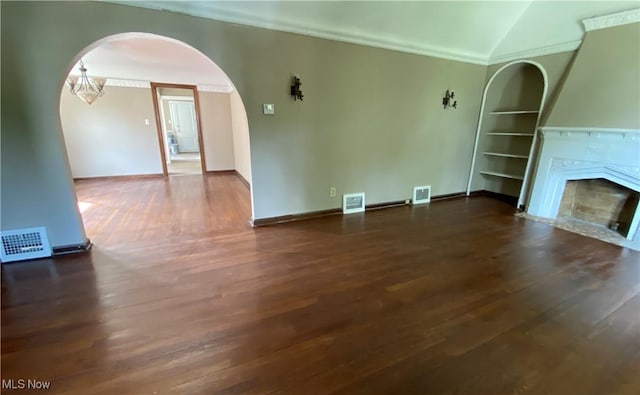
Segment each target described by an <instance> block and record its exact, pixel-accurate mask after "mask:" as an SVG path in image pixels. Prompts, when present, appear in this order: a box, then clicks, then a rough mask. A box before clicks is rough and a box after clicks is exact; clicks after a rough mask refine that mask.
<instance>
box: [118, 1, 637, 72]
mask: <svg viewBox="0 0 640 395" xmlns="http://www.w3.org/2000/svg"><path fill="white" fill-rule="evenodd" d="M112 2H115V3H120V4H126V5H133V6H138V7H145V8H152V9H162V10H169V11H174V12H180V13H184V14H189V15H194V16H200V17H205V18H210V19H216V20H222V21H228V22H234V23H240V24H245V25H251V26H258V27H265V28H270V29H274V30H281V31H288V32H294V33H300V34H306V35H310V36H316V37H323V38H329V39H335V40H340V41H347V42H353V43H359V44H365V45H372V46H376V47H382V48H389V49H395V50H400V51H405V52H411V53H418V54H424V55H431V56H437V57H443V58H448V59H455V60H462V61H466V62H472V63H479V64H488V63H496V62H500V61H507V60H511V59H515V58H518V57H521V56H523V55H524V56H537V55H542V54H547V53H554V52H562V51H566V50H573V49H575V48H577V46H578V45H579V42H580V40H581V39H582V36H583V33H584V30H583V28H582V24H581V21H582V20H583V19H585V18H590V17H595V16H601V15H606V14H611V13H615V12H620V11H627V10H631V9H637V8H638V7H639V6H640V2H639V1H638V0H632V1H613V0H611V1H558V0H556V1H543V0H533V1H532V0H513V1H482V0H476V1H455V0H449V1H112Z"/></svg>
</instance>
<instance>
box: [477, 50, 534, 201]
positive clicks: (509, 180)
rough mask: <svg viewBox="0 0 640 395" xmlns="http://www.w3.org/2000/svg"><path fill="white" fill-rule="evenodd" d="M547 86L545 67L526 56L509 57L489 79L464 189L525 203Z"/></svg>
mask: <svg viewBox="0 0 640 395" xmlns="http://www.w3.org/2000/svg"><path fill="white" fill-rule="evenodd" d="M546 91H547V80H546V73H545V72H544V70H543V69H542V66H540V65H539V64H537V63H535V62H531V61H516V62H512V63H509V64H507V65H505V66H503V67H501V68H500V69H498V71H496V72H495V73H494V74H493V76H492V77H491V78H490V79H489V81H488V82H487V86H486V87H485V91H484V96H483V99H482V108H481V112H480V119H479V120H478V128H477V130H476V140H475V145H474V150H473V158H472V164H471V171H470V173H469V182H468V185H467V194H470V193H471V192H472V191H478V190H484V191H490V192H493V193H496V194H499V195H505V196H507V197H510V198H513V201H514V202H515V201H517V207H520V208H523V207H524V205H525V204H526V197H527V193H528V177H529V173H530V170H531V161H532V159H535V146H536V129H537V127H538V122H539V116H540V113H541V111H542V104H543V102H544V98H545V96H546Z"/></svg>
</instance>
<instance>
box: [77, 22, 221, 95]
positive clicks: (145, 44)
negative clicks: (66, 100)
mask: <svg viewBox="0 0 640 395" xmlns="http://www.w3.org/2000/svg"><path fill="white" fill-rule="evenodd" d="M82 60H83V61H84V64H85V67H86V68H87V74H88V75H89V77H108V78H109V79H110V80H109V82H108V83H109V84H112V85H113V84H116V85H117V84H118V83H123V82H119V81H114V80H128V81H126V82H124V83H123V84H124V85H125V86H135V82H136V81H140V82H148V81H153V82H168V83H177V84H190V85H198V86H200V87H202V88H204V89H206V90H213V91H220V92H230V91H231V90H232V89H233V85H232V84H231V81H230V80H229V78H228V77H227V76H226V75H225V73H224V72H223V71H222V70H221V69H220V68H219V67H218V66H217V65H216V64H215V63H213V62H212V61H210V60H209V58H207V57H206V56H204V55H203V54H201V53H200V52H198V51H196V50H195V49H193V48H191V47H189V46H187V45H185V44H182V43H180V42H179V41H176V40H172V39H168V38H164V37H160V36H156V35H153V34H145V33H126V34H122V35H119V36H117V37H116V38H109V39H107V40H105V42H104V43H102V44H101V45H99V46H98V47H96V48H95V49H93V50H91V51H89V52H88V53H86V54H84V55H83V56H82ZM78 69H79V64H76V65H75V66H74V67H73V68H72V69H71V72H70V74H73V75H77V74H79V70H78ZM143 85H144V84H143Z"/></svg>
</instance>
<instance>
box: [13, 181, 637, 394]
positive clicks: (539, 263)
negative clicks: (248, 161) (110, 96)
mask: <svg viewBox="0 0 640 395" xmlns="http://www.w3.org/2000/svg"><path fill="white" fill-rule="evenodd" d="M77 189H78V195H79V199H80V201H82V202H84V203H88V204H90V206H87V207H88V208H86V209H85V211H84V213H83V216H84V219H85V222H86V225H87V229H88V233H89V236H90V237H91V238H92V240H93V241H94V242H95V246H94V248H93V250H92V251H91V253H90V254H87V255H82V256H68V257H63V258H56V259H51V260H42V261H33V262H27V263H18V264H10V265H3V266H2V366H1V368H2V378H3V379H10V378H13V379H20V378H24V379H27V378H32V379H39V380H51V388H52V391H51V392H52V393H59V394H165V393H168V394H174V393H175V394H275V393H277V394H637V393H639V392H640V370H639V369H640V313H639V312H640V263H639V259H640V254H639V253H637V252H633V251H630V250H627V249H623V248H620V247H617V246H613V245H609V244H606V243H604V242H600V241H597V240H593V239H588V238H585V237H582V236H579V235H576V234H572V233H569V232H566V231H562V230H558V229H554V228H553V227H551V226H549V225H546V224H542V223H536V222H532V221H527V220H525V219H522V218H516V217H514V216H513V215H512V213H513V210H512V208H510V207H509V206H508V205H506V204H504V203H501V202H499V201H495V200H492V199H488V198H483V197H476V198H471V199H457V200H449V201H441V202H434V203H432V204H430V205H428V206H423V207H413V208H412V207H408V206H407V207H398V208H392V209H385V210H378V211H372V212H367V213H366V214H354V215H350V216H344V217H343V216H333V217H324V218H320V219H315V220H308V221H302V222H297V223H289V224H281V225H276V226H269V227H263V228H255V229H254V228H251V227H249V226H248V219H249V217H250V206H249V195H248V190H247V189H246V188H245V187H244V185H242V183H240V181H238V180H237V179H236V178H235V176H233V175H206V176H180V177H169V178H168V179H161V178H159V179H146V180H139V181H106V182H101V181H86V182H81V183H78V186H77ZM20 393H28V391H21V392H20ZM40 393H41V392H40Z"/></svg>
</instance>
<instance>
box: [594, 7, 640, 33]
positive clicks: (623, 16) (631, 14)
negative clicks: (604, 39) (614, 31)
mask: <svg viewBox="0 0 640 395" xmlns="http://www.w3.org/2000/svg"><path fill="white" fill-rule="evenodd" d="M636 22H640V8H637V9H634V10H629V11H623V12H617V13H615V14H609V15H603V16H597V17H595V18H589V19H584V20H583V21H582V24H583V25H584V30H585V31H587V32H590V31H592V30H600V29H606V28H609V27H614V26H622V25H628V24H630V23H636Z"/></svg>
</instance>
